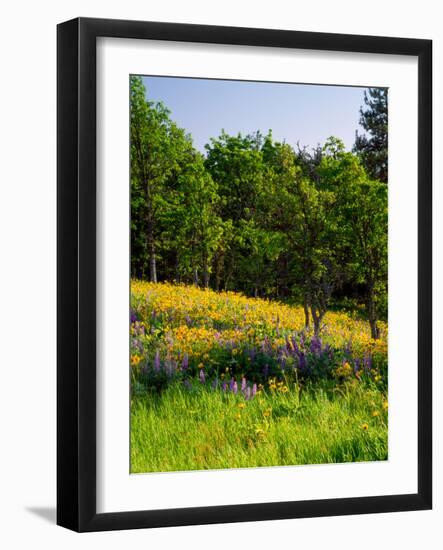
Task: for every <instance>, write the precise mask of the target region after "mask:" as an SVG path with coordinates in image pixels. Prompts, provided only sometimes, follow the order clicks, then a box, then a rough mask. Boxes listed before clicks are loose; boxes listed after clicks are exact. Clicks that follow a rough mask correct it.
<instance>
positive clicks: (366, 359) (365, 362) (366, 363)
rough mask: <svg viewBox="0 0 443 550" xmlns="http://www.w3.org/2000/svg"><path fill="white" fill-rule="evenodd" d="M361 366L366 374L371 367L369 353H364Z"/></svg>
mask: <svg viewBox="0 0 443 550" xmlns="http://www.w3.org/2000/svg"><path fill="white" fill-rule="evenodd" d="M363 366H364V369H365V371H366V372H369V371H370V370H371V367H372V356H371V354H370V353H366V354H365V356H364V358H363Z"/></svg>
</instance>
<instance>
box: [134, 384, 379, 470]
mask: <svg viewBox="0 0 443 550" xmlns="http://www.w3.org/2000/svg"><path fill="white" fill-rule="evenodd" d="M387 454H388V438H387V403H386V400H385V396H384V395H383V393H382V392H380V391H379V390H378V389H377V388H375V387H374V388H371V387H363V386H362V385H361V384H358V383H353V382H350V383H345V384H343V385H341V386H338V387H336V388H335V389H332V388H326V387H325V388H322V387H321V386H318V385H317V387H316V388H315V389H314V388H306V389H304V390H302V391H301V392H300V391H299V388H298V387H297V386H296V385H293V386H291V387H290V388H289V391H288V392H287V393H281V392H272V393H271V392H267V393H264V392H261V393H260V394H258V395H257V396H256V397H255V398H254V399H253V400H251V401H245V400H244V399H243V398H242V396H240V395H234V394H233V393H223V392H220V391H214V390H212V389H211V388H210V387H209V386H207V385H202V384H198V383H195V384H193V386H192V388H184V387H183V385H181V384H173V385H171V386H169V387H168V388H167V389H166V390H165V391H164V392H162V393H159V394H149V395H142V396H135V397H134V398H133V402H132V407H131V471H132V472H133V473H141V472H159V471H161V472H165V471H181V470H205V469H225V468H245V467H258V466H284V465H297V464H324V463H340V462H357V461H374V460H386V459H387Z"/></svg>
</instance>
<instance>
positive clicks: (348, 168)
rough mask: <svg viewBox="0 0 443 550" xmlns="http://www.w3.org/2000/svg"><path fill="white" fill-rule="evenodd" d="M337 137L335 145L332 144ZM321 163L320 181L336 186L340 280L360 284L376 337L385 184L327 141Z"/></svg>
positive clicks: (383, 275)
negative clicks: (371, 176) (372, 176)
mask: <svg viewBox="0 0 443 550" xmlns="http://www.w3.org/2000/svg"><path fill="white" fill-rule="evenodd" d="M334 141H335V143H334ZM324 150H325V155H324V156H323V158H322V161H321V163H320V165H319V175H320V181H321V185H323V187H325V188H328V189H334V192H335V196H336V204H335V213H336V222H337V223H338V227H337V231H336V236H337V238H338V241H337V243H336V244H335V245H334V247H335V253H336V254H338V256H339V258H341V259H339V264H340V263H341V264H342V265H343V268H344V270H343V271H342V272H341V274H340V275H341V278H342V280H344V279H347V280H351V281H353V282H354V283H355V284H358V285H362V286H363V289H364V300H365V307H366V313H367V316H368V321H369V325H370V328H371V336H372V338H378V337H379V330H378V326H377V321H378V319H379V318H380V313H381V309H382V307H383V302H384V300H385V297H386V292H387V239H388V218H387V186H386V185H385V184H384V183H382V182H380V181H378V180H373V179H371V178H370V177H369V176H368V175H367V173H366V171H365V169H364V167H363V165H362V164H361V162H360V160H359V158H358V157H356V156H355V155H353V154H352V153H347V152H345V151H344V149H343V147H338V148H337V146H336V140H329V142H327V144H326V146H325V149H324Z"/></svg>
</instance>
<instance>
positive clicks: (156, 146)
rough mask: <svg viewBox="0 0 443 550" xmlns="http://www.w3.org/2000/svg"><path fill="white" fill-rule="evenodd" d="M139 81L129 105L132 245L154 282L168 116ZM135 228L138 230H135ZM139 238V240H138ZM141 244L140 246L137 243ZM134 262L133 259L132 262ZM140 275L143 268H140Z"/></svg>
mask: <svg viewBox="0 0 443 550" xmlns="http://www.w3.org/2000/svg"><path fill="white" fill-rule="evenodd" d="M145 95H146V90H145V87H144V85H143V81H142V79H141V77H138V76H132V77H131V81H130V101H131V191H132V195H131V202H132V206H133V209H132V214H133V216H135V219H133V220H132V222H133V223H132V229H133V230H134V231H135V232H136V233H137V232H138V239H136V240H135V245H136V246H137V245H139V246H141V248H142V253H143V252H144V253H145V254H143V256H142V257H143V258H144V257H145V256H146V255H147V256H148V257H149V273H150V279H151V281H153V282H157V234H156V218H157V203H156V197H157V195H158V193H159V191H160V189H161V188H162V186H163V185H164V183H165V180H166V178H167V177H168V176H169V174H170V172H171V163H170V155H169V154H168V152H169V149H170V146H169V143H170V142H169V139H168V137H169V136H168V134H169V131H168V130H169V128H168V127H169V125H170V120H169V112H168V110H167V109H166V108H165V107H164V106H163V104H161V103H153V102H149V101H147V100H146V97H145ZM137 224H138V227H137ZM141 235H142V238H141V239H140V236H141ZM140 240H141V243H140ZM134 260H135V258H134ZM138 267H139V269H141V271H142V274H144V270H145V266H144V265H143V264H142V265H139V266H138Z"/></svg>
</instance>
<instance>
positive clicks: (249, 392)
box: [245, 386, 251, 401]
mask: <svg viewBox="0 0 443 550" xmlns="http://www.w3.org/2000/svg"><path fill="white" fill-rule="evenodd" d="M245 399H246V401H249V400H250V399H251V386H248V387H247V388H246V390H245Z"/></svg>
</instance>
